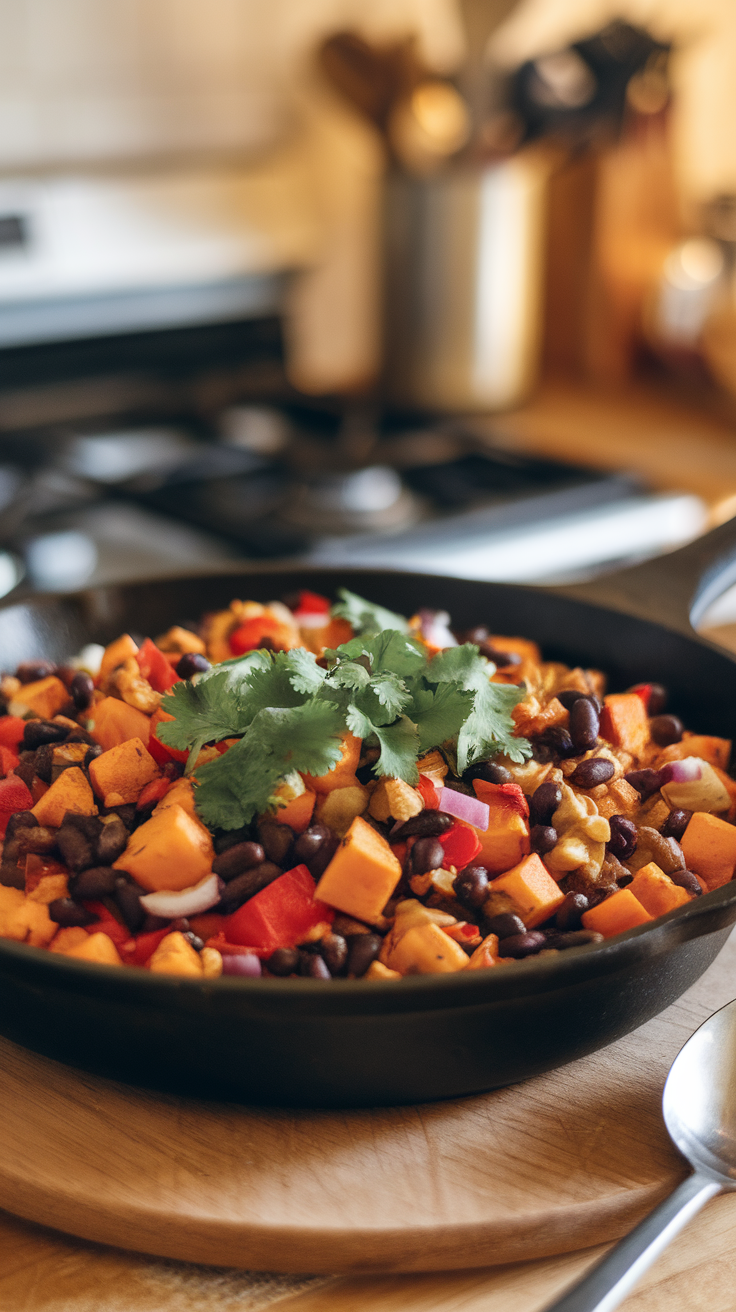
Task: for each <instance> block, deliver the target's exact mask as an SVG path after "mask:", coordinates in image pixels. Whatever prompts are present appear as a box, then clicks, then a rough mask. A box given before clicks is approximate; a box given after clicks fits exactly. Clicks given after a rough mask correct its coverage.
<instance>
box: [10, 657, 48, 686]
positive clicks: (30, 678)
mask: <svg viewBox="0 0 736 1312" xmlns="http://www.w3.org/2000/svg"><path fill="white" fill-rule="evenodd" d="M50 674H56V666H55V665H54V662H53V661H45V660H38V661H21V663H20V665H19V666H18V668H17V670H16V671H15V677H16V679H20V681H21V683H35V682H36V680H37V679H47V678H48V677H49V675H50Z"/></svg>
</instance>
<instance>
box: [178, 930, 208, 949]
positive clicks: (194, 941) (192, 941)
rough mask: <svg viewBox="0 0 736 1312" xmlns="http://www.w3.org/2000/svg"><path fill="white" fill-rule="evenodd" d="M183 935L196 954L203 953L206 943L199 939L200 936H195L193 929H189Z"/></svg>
mask: <svg viewBox="0 0 736 1312" xmlns="http://www.w3.org/2000/svg"><path fill="white" fill-rule="evenodd" d="M183 935H184V938H185V939H186V941H187V943H189V945H190V946H191V947H193V948H194V951H195V952H201V951H202V948H203V947H204V941H203V940H202V939H201V938H200V937H199V934H195V933H194V931H193V930H192V929H187V930H184V931H183Z"/></svg>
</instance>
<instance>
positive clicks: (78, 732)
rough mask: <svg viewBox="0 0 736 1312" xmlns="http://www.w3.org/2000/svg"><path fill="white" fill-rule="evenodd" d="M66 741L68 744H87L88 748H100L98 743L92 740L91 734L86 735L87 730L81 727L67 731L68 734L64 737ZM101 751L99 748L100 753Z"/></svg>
mask: <svg viewBox="0 0 736 1312" xmlns="http://www.w3.org/2000/svg"><path fill="white" fill-rule="evenodd" d="M66 741H67V742H68V743H87V745H88V746H89V747H99V746H100V745H99V743H96V742H95V740H94V738H93V737H92V734H91V733H87V730H86V729H83V728H82V727H81V725H79V726H78V727H77V728H76V729H70V730H69V733H68V734H67V737H66ZM102 750H103V749H102V748H101V747H100V752H102Z"/></svg>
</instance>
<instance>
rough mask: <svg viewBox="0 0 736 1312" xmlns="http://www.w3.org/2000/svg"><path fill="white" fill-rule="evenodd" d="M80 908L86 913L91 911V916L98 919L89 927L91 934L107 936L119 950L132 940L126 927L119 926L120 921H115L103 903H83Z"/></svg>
mask: <svg viewBox="0 0 736 1312" xmlns="http://www.w3.org/2000/svg"><path fill="white" fill-rule="evenodd" d="M82 906H83V907H84V908H85V909H86V910H87V911H91V912H92V914H93V915H95V916H97V917H98V920H97V921H96V922H95V924H94V926H92V925H90V926H89V931H90V933H91V934H97V933H98V932H99V933H101V934H107V937H108V938H111V939H112V941H113V943H114V944H115V947H116V948H120V947H121V946H122V944H123V943H128V942H129V941H130V939H132V937H133V935H132V934H131V932H130V930H129V929H128V927H127V925H121V923H120V921H119V920H116V919H115V916H114V915H113V914H112V911H110V910H109V909H108V908H107V907H106V906H105V903H104V902H94V901H88V902H83V903H82Z"/></svg>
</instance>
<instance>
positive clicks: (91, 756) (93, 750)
mask: <svg viewBox="0 0 736 1312" xmlns="http://www.w3.org/2000/svg"><path fill="white" fill-rule="evenodd" d="M102 752H103V749H102V747H100V744H99V743H94V744H93V745H92V746H91V747H88V748H87V751H86V752H85V755H84V759H83V761H82V768H83V769H84V770H89V767H90V766H91V764H92V762H93V761H96V760H97V757H98V756H102Z"/></svg>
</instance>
